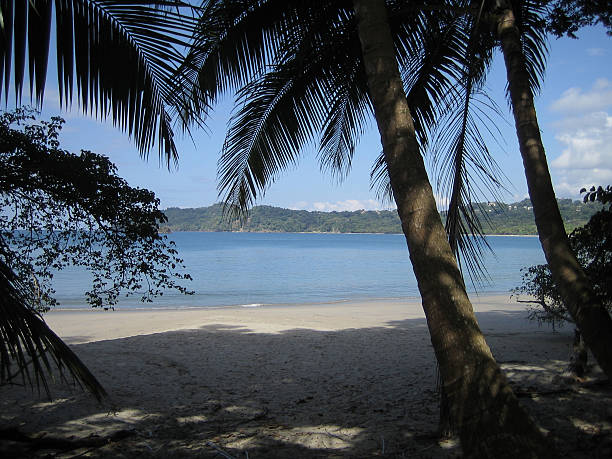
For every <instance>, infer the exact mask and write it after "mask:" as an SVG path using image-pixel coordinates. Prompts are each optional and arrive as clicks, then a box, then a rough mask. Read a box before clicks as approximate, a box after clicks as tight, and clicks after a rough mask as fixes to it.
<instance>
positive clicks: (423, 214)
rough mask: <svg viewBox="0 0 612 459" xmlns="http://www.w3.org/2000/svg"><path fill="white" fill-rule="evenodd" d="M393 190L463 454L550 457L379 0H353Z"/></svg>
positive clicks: (495, 456) (383, 4)
mask: <svg viewBox="0 0 612 459" xmlns="http://www.w3.org/2000/svg"><path fill="white" fill-rule="evenodd" d="M353 5H354V8H355V13H356V18H357V27H358V33H359V38H360V41H361V48H362V53H363V61H364V65H365V70H366V75H367V78H368V87H369V92H370V97H371V100H372V104H373V107H374V114H375V117H376V122H377V125H378V129H379V132H380V136H381V141H382V144H383V151H384V155H385V161H386V164H387V169H388V172H389V178H390V183H391V187H392V189H393V196H394V199H395V202H396V204H397V210H398V214H399V217H400V220H401V223H402V229H403V232H404V235H405V237H406V242H407V245H408V250H409V253H410V260H411V262H412V266H413V269H414V273H415V276H416V279H417V282H418V287H419V292H420V294H421V298H422V303H423V309H424V310H425V315H426V317H427V324H428V327H429V332H430V335H431V342H432V344H433V348H434V351H435V354H436V358H437V360H438V363H439V365H440V371H441V373H442V379H443V381H444V386H445V389H446V392H447V396H448V398H449V402H450V410H451V416H452V419H453V422H454V423H455V425H457V426H459V429H460V438H461V444H462V447H463V450H464V453H465V455H466V456H467V457H470V456H472V457H491V458H493V457H494V458H510V457H512V458H515V457H521V458H527V457H550V456H551V455H552V453H551V451H552V449H551V448H550V446H549V445H548V441H547V440H546V438H545V437H544V436H543V435H542V433H541V432H540V431H539V429H538V428H537V426H536V425H535V423H534V422H533V420H532V419H531V418H530V417H529V415H527V413H526V412H525V411H524V410H523V409H522V408H521V406H520V405H519V404H518V401H517V399H516V397H515V395H514V393H513V392H512V389H511V388H510V386H509V384H508V382H507V380H506V378H505V377H504V375H503V374H502V372H501V369H500V368H499V366H498V365H497V362H496V361H495V359H494V358H493V355H492V354H491V351H490V349H489V347H488V345H487V343H486V342H485V339H484V336H483V335H482V332H481V331H480V328H479V326H478V323H477V321H476V317H475V315H474V311H473V309H472V305H471V303H470V300H469V298H468V296H467V293H466V290H465V285H464V282H463V278H462V276H461V273H460V271H459V267H458V266H457V261H456V259H455V256H454V255H453V252H452V250H451V247H450V245H449V242H448V239H447V236H446V233H445V231H444V227H443V226H442V221H441V219H440V215H439V213H438V211H437V208H436V203H435V199H434V195H433V191H432V188H431V185H430V183H429V179H428V177H427V172H426V170H425V165H424V162H423V158H422V156H421V153H420V150H419V145H418V142H417V139H416V136H415V129H414V124H413V119H412V116H411V114H410V110H409V108H408V104H407V101H406V94H405V92H404V89H403V83H402V80H401V77H400V74H399V69H398V65H397V61H396V58H395V47H394V44H393V40H392V36H391V31H390V28H389V24H388V18H387V12H386V7H385V2H384V0H354V2H353Z"/></svg>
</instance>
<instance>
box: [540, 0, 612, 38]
mask: <svg viewBox="0 0 612 459" xmlns="http://www.w3.org/2000/svg"><path fill="white" fill-rule="evenodd" d="M550 3H551V4H552V5H551V6H552V8H551V9H550V13H549V14H548V17H547V28H548V30H549V31H550V32H552V33H553V34H555V35H556V36H557V37H562V36H563V35H567V36H569V37H572V38H576V35H575V33H576V32H577V31H578V29H580V28H581V27H585V26H590V25H595V24H601V25H602V26H604V27H605V28H606V29H607V33H608V35H612V6H611V5H610V0H554V1H552V2H550Z"/></svg>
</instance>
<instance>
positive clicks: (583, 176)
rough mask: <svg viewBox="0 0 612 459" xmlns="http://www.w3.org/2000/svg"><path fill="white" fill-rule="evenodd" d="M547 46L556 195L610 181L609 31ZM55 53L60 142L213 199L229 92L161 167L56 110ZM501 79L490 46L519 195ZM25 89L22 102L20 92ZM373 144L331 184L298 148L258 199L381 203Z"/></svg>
mask: <svg viewBox="0 0 612 459" xmlns="http://www.w3.org/2000/svg"><path fill="white" fill-rule="evenodd" d="M549 48H550V54H549V59H548V66H547V71H546V76H545V80H544V85H543V90H542V93H541V95H540V96H539V97H538V98H537V99H536V107H537V110H538V117H539V121H540V127H541V130H542V137H543V140H544V145H545V147H546V151H547V155H548V160H549V166H550V170H551V174H552V177H553V183H554V186H555V190H556V192H557V195H558V196H559V197H571V198H574V199H578V198H579V193H578V190H579V189H580V188H581V187H583V186H590V185H593V184H597V185H599V184H601V185H607V184H612V38H610V37H607V36H606V34H605V31H604V30H603V29H602V28H589V29H584V30H582V31H581V33H580V34H579V40H572V39H567V38H564V39H559V40H557V39H554V38H552V39H551V40H550V42H549ZM54 61H55V57H54V56H53V55H51V56H50V62H49V63H50V68H49V76H48V83H47V88H46V93H45V102H44V111H43V116H45V117H48V116H51V115H56V114H59V115H61V116H62V117H64V118H65V119H66V125H65V127H64V129H63V132H62V135H61V141H62V146H63V148H65V149H68V150H70V151H78V150H80V149H87V150H91V151H95V152H97V153H102V154H105V155H107V156H109V157H110V159H111V160H112V161H113V162H114V163H115V164H116V165H117V166H118V170H119V174H120V175H121V176H122V177H124V178H125V179H126V180H127V181H128V182H129V183H130V184H131V185H132V186H139V187H144V188H148V189H151V190H153V191H154V192H155V193H156V195H157V196H158V197H159V198H160V199H161V205H162V207H163V208H166V207H201V206H208V205H211V204H213V203H214V202H217V201H218V193H217V188H216V171H217V159H218V157H219V152H220V149H221V145H222V143H223V139H224V135H225V131H226V127H227V121H228V118H229V115H230V113H231V110H232V104H231V100H227V101H224V102H223V103H221V104H220V105H219V106H218V107H217V109H216V111H215V112H214V113H213V115H212V117H211V118H210V120H209V122H208V130H207V131H199V132H195V134H194V137H193V140H192V139H190V138H188V137H183V138H181V139H179V141H178V148H179V154H180V160H179V166H178V168H173V169H172V170H170V171H168V169H167V168H166V166H165V164H164V163H163V161H162V162H160V161H159V160H158V158H157V153H156V150H155V151H154V152H153V153H151V155H150V157H149V159H148V160H143V159H142V158H141V157H140V156H139V153H138V151H137V149H136V147H135V145H134V144H133V143H132V141H131V140H130V139H129V138H128V136H127V134H125V133H122V132H121V131H119V130H118V129H116V128H114V127H113V126H112V125H111V123H110V122H101V121H98V120H95V119H93V118H91V117H88V116H84V115H82V114H81V112H80V109H79V107H78V106H76V104H75V105H74V106H73V107H72V109H71V110H70V111H66V110H60V108H59V104H58V91H57V83H56V78H57V77H56V74H55V67H54ZM505 84H506V79H505V68H504V66H503V61H502V59H501V56H499V55H498V56H497V58H496V62H495V65H494V66H493V68H492V71H491V73H490V76H489V78H488V84H487V89H488V92H489V94H490V96H491V97H492V98H493V99H494V100H495V101H496V102H497V104H498V105H499V106H500V107H501V108H502V112H503V115H504V118H505V120H500V122H499V127H500V129H501V132H502V141H501V145H497V144H494V143H492V144H491V145H490V150H491V151H492V152H493V153H494V156H495V158H496V160H497V162H498V164H499V166H500V167H501V169H502V170H503V171H504V173H505V174H506V176H507V179H508V180H507V181H506V187H507V192H504V193H503V195H502V197H503V199H504V200H505V201H507V202H510V201H515V200H519V199H523V198H524V197H526V196H527V186H526V184H525V177H524V172H523V167H522V162H521V158H520V154H519V152H518V145H517V141H516V135H515V131H514V125H513V122H512V116H511V113H510V111H509V108H508V105H507V103H506V99H505ZM24 96H25V97H24V101H26V100H28V96H27V95H26V94H24ZM13 100H14V99H11V102H12V101H13ZM75 100H76V98H75ZM9 108H11V104H10V103H9ZM380 150H381V147H380V138H379V135H378V132H377V131H376V129H375V124H374V122H371V123H370V129H368V131H367V132H366V133H365V135H364V136H363V137H362V139H361V142H360V143H359V145H358V147H357V150H356V152H355V158H354V161H353V167H352V170H351V173H350V174H349V176H348V177H347V178H346V179H345V180H344V181H343V182H341V183H338V181H337V180H336V179H335V178H334V177H332V176H331V175H330V174H328V173H327V174H326V173H322V172H321V171H320V170H319V165H318V161H317V157H316V149H315V148H314V147H313V148H310V149H306V150H305V151H304V152H303V154H302V156H301V160H300V162H299V164H298V166H297V167H295V168H293V169H290V170H288V171H287V172H286V173H284V174H283V175H282V176H281V177H280V178H279V179H278V180H277V181H276V182H275V183H274V184H272V186H271V187H270V189H269V190H268V191H267V193H266V195H265V196H264V197H263V198H262V199H260V200H259V201H258V202H257V204H268V205H274V206H280V207H288V208H293V209H307V210H326V211H329V210H357V209H383V208H389V204H387V203H381V202H379V201H378V200H377V199H376V195H375V193H374V191H371V190H370V183H369V174H370V169H371V166H372V164H373V161H374V160H375V158H376V157H377V155H378V153H379V152H380ZM432 182H434V180H433V177H432ZM441 202H442V200H441Z"/></svg>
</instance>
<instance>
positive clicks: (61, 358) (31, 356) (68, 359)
mask: <svg viewBox="0 0 612 459" xmlns="http://www.w3.org/2000/svg"><path fill="white" fill-rule="evenodd" d="M28 296H29V295H28V292H27V291H26V287H24V286H23V285H22V284H21V282H20V281H19V279H18V278H17V277H16V276H15V274H14V273H13V271H12V270H11V268H10V267H9V266H7V265H6V264H5V263H4V260H3V257H2V256H0V318H1V320H0V337H1V339H0V385H2V384H9V383H12V384H16V383H22V384H27V385H30V386H32V387H38V390H39V391H40V389H41V387H42V388H43V389H44V391H45V392H46V394H47V395H49V396H50V395H51V392H50V390H49V381H48V378H49V376H54V375H55V376H58V377H59V378H62V380H64V381H67V379H66V376H67V375H66V373H68V374H69V375H71V376H72V377H73V379H74V381H76V382H77V383H78V384H81V385H82V386H84V387H85V388H86V389H87V390H89V392H91V393H92V394H93V395H94V396H95V397H96V398H97V399H98V400H100V399H101V398H102V397H103V396H104V395H106V392H105V391H104V388H103V387H102V386H101V385H100V383H99V382H98V381H97V380H96V378H95V377H94V376H93V375H92V374H91V372H90V371H89V370H88V369H87V367H86V366H85V365H84V364H83V362H81V360H79V358H78V357H77V356H76V354H75V353H74V352H73V351H72V350H71V349H70V348H69V347H68V346H67V345H66V343H64V342H63V341H62V340H61V339H60V338H59V337H58V336H57V335H56V334H55V333H53V331H52V330H51V329H50V328H49V326H48V325H47V324H46V323H45V321H44V320H43V319H42V317H40V315H39V314H38V313H37V312H35V308H34V305H32V304H30V303H29V301H28Z"/></svg>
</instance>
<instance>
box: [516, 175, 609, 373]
mask: <svg viewBox="0 0 612 459" xmlns="http://www.w3.org/2000/svg"><path fill="white" fill-rule="evenodd" d="M585 191H586V190H585V189H583V190H581V192H585ZM584 201H585V202H587V201H591V202H593V201H598V202H601V203H602V204H604V208H603V209H602V210H600V211H599V212H597V213H596V214H595V215H593V216H592V217H591V219H590V220H589V221H588V223H587V224H586V225H584V226H582V227H580V228H576V229H575V230H574V231H572V233H571V234H570V235H569V241H570V245H571V247H572V249H573V250H574V252H575V253H576V256H577V257H578V261H579V262H580V265H581V266H582V268H583V269H584V272H585V273H586V275H587V276H588V278H589V280H590V281H591V282H592V285H593V290H594V292H595V295H596V296H597V298H598V301H599V302H600V303H601V304H602V305H604V307H605V308H606V309H607V310H608V311H611V310H612V208H611V206H610V204H611V203H612V188H611V187H610V186H607V187H606V188H602V187H601V186H600V187H598V188H595V187H592V188H591V190H590V191H589V192H587V193H586V194H585V196H584ZM606 206H607V207H606ZM513 294H514V295H516V296H517V301H520V302H524V303H528V304H531V305H532V307H531V309H530V311H529V318H530V319H531V320H537V321H538V322H539V323H549V324H551V325H552V327H553V330H554V329H555V328H556V327H559V326H562V325H563V324H564V323H566V322H569V323H575V321H574V319H573V317H572V315H571V314H570V312H569V311H568V308H567V306H566V304H565V302H564V300H563V297H562V296H561V294H560V290H559V287H558V285H557V283H556V281H555V279H554V278H553V276H552V273H551V271H550V268H549V267H548V265H537V266H531V267H529V268H525V269H524V271H523V276H522V283H521V285H520V286H518V287H517V288H515V289H514V290H513ZM520 295H527V299H521V298H520ZM577 330H578V333H580V331H579V328H578V329H577ZM583 359H584V363H586V355H585V356H584V358H583ZM582 366H583V365H582ZM576 370H578V373H581V372H582V371H583V370H582V369H578V368H576Z"/></svg>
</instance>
